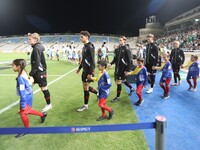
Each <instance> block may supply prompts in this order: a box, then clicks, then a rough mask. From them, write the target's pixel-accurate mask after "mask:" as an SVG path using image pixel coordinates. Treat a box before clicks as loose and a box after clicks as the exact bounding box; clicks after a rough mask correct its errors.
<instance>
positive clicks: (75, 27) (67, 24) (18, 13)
mask: <svg viewBox="0 0 200 150" xmlns="http://www.w3.org/2000/svg"><path fill="white" fill-rule="evenodd" d="M199 5H200V0H98V1H97V0H0V36H4V35H18V34H27V33H28V32H38V33H79V32H80V31H81V30H88V31H89V32H91V33H100V34H124V35H128V36H137V35H138V30H139V28H142V27H144V26H145V19H146V18H147V17H148V16H150V15H156V16H157V18H158V19H159V20H160V22H161V24H163V25H164V23H166V22H167V21H169V20H170V19H173V18H174V17H176V16H178V15H180V14H181V13H184V12H186V11H188V10H190V9H192V8H194V7H197V6H199Z"/></svg>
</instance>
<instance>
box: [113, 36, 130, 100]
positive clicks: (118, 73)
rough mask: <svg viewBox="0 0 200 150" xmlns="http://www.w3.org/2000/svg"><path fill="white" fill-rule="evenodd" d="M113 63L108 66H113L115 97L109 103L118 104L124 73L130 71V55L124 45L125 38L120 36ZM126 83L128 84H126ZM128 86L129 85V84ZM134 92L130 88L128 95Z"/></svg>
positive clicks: (127, 47)
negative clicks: (115, 86) (115, 87)
mask: <svg viewBox="0 0 200 150" xmlns="http://www.w3.org/2000/svg"><path fill="white" fill-rule="evenodd" d="M114 55H115V56H114V58H113V61H112V62H111V63H110V65H109V66H111V65H113V64H115V82H116V84H117V95H116V97H115V98H114V99H113V100H112V101H111V102H114V103H115V102H118V101H119V97H120V94H121V89H122V83H123V82H124V80H125V78H126V77H125V74H124V72H125V71H130V69H131V63H132V62H131V60H132V59H131V54H130V50H129V46H127V44H126V38H125V37H124V36H121V37H120V38H119V46H118V47H117V48H116V49H115V51H114ZM126 83H128V82H126ZM129 85H130V84H129ZM133 91H134V89H133V88H132V86H131V90H130V93H129V95H131V93H132V92H133Z"/></svg>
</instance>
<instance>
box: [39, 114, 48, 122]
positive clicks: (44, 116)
mask: <svg viewBox="0 0 200 150" xmlns="http://www.w3.org/2000/svg"><path fill="white" fill-rule="evenodd" d="M46 117H47V114H46V113H43V116H42V117H41V121H40V122H41V123H44V121H45V119H46Z"/></svg>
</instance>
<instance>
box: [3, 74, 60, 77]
mask: <svg viewBox="0 0 200 150" xmlns="http://www.w3.org/2000/svg"><path fill="white" fill-rule="evenodd" d="M0 76H1V77H4V76H5V77H7V76H17V74H0ZM47 76H48V77H60V76H62V75H54V74H52V75H47Z"/></svg>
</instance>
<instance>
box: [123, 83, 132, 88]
mask: <svg viewBox="0 0 200 150" xmlns="http://www.w3.org/2000/svg"><path fill="white" fill-rule="evenodd" d="M124 84H125V85H126V86H127V87H129V89H132V88H133V87H132V86H131V84H130V83H129V82H127V81H125V82H124Z"/></svg>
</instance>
